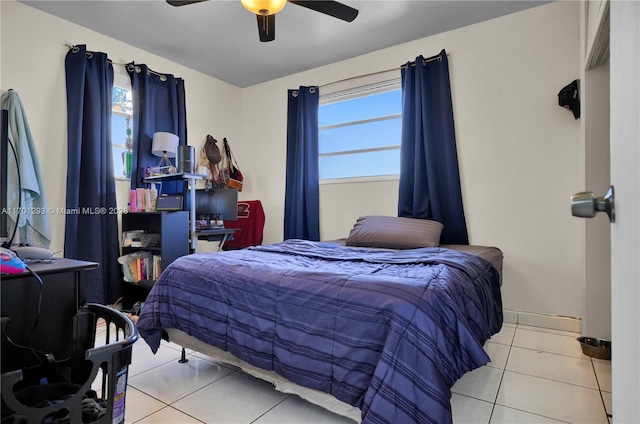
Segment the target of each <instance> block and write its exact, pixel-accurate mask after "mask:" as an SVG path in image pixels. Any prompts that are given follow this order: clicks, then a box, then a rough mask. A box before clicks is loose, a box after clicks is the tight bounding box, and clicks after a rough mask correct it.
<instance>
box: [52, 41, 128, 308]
mask: <svg viewBox="0 0 640 424" xmlns="http://www.w3.org/2000/svg"><path fill="white" fill-rule="evenodd" d="M65 69H66V82H67V129H68V153H67V200H66V207H67V210H68V211H77V213H67V214H66V224H65V237H64V255H65V257H68V258H73V259H81V260H86V261H92V262H98V263H99V264H100V267H99V268H97V269H95V270H92V271H87V273H85V274H83V278H84V279H85V280H84V288H85V289H86V300H87V301H88V302H98V303H112V302H114V301H116V299H118V298H119V297H120V292H121V285H120V281H121V274H120V268H119V266H118V262H117V260H118V256H119V248H118V246H119V244H118V221H117V214H116V213H115V211H117V209H116V190H115V179H114V175H113V162H112V147H111V102H112V94H113V66H112V65H111V63H110V62H109V59H108V58H107V55H106V54H105V53H99V52H87V48H86V46H85V45H79V46H74V47H73V48H71V49H70V50H69V52H68V53H67V57H66V60H65Z"/></svg>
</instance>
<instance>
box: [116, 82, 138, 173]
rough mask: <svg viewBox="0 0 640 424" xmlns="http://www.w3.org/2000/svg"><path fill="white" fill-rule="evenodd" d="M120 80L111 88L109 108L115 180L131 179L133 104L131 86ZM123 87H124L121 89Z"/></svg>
mask: <svg viewBox="0 0 640 424" xmlns="http://www.w3.org/2000/svg"><path fill="white" fill-rule="evenodd" d="M127 82H128V81H126V80H123V79H120V80H119V81H118V82H117V84H118V85H115V84H114V86H113V99H112V107H111V146H112V151H113V175H114V177H115V178H121V179H129V178H131V148H132V143H133V139H132V132H131V125H132V123H133V119H132V117H133V104H132V102H131V86H130V85H128V86H125V85H127ZM123 86H124V87H123Z"/></svg>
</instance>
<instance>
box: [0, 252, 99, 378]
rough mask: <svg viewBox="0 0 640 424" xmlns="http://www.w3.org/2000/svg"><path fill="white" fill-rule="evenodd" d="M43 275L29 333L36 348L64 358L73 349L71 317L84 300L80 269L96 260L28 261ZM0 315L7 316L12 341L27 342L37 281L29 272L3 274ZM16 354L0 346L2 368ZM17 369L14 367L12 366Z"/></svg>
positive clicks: (92, 264)
mask: <svg viewBox="0 0 640 424" xmlns="http://www.w3.org/2000/svg"><path fill="white" fill-rule="evenodd" d="M28 266H29V268H30V269H31V270H33V271H34V272H35V273H36V274H38V275H39V276H40V278H41V279H42V283H43V285H42V297H41V305H40V315H39V317H38V322H37V326H36V327H35V329H34V331H33V335H32V337H31V344H32V346H33V347H34V348H35V349H39V350H43V351H45V352H47V353H52V354H53V355H54V357H55V358H56V359H62V358H66V357H68V356H69V355H70V354H71V351H72V340H73V335H72V331H71V330H72V328H73V327H72V325H73V317H74V316H75V315H76V312H77V311H78V309H79V308H80V307H81V306H82V305H84V304H85V299H86V296H85V293H84V290H83V288H82V282H81V276H80V273H81V272H82V271H85V270H90V269H94V268H97V267H98V266H99V264H98V263H96V262H85V261H78V260H74V259H55V260H54V261H53V262H52V263H47V262H32V263H29V264H28ZM1 285H2V294H1V295H2V309H1V311H2V316H3V317H9V318H10V319H11V322H10V323H9V324H8V325H7V327H6V331H7V335H8V336H9V337H10V338H11V340H13V341H14V342H15V343H17V344H20V345H24V346H28V345H29V334H30V333H31V329H32V328H33V326H34V324H35V320H36V311H37V307H38V299H39V298H40V283H39V282H38V280H37V279H36V278H34V277H33V276H32V275H31V274H30V273H28V272H24V273H22V274H12V275H8V274H3V275H2V282H1ZM16 361H18V362H19V361H20V358H16V357H15V355H11V354H10V352H7V349H5V346H4V345H3V346H2V368H3V370H6V369H11V368H13V366H12V364H13V365H15V364H16ZM13 369H16V368H13Z"/></svg>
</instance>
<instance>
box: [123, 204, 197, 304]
mask: <svg viewBox="0 0 640 424" xmlns="http://www.w3.org/2000/svg"><path fill="white" fill-rule="evenodd" d="M133 230H143V231H144V232H145V233H147V234H159V235H160V245H159V246H157V247H124V246H123V247H122V254H123V255H126V254H129V253H133V252H136V251H143V250H144V251H148V252H151V253H152V254H154V255H159V256H160V268H161V269H162V270H163V271H164V270H165V268H166V267H167V266H169V264H170V263H171V262H173V261H175V260H176V259H177V258H179V257H180V256H184V255H188V254H189V212H187V211H175V212H133V213H128V214H126V215H122V232H123V233H124V232H126V231H133ZM154 283H155V281H153V280H141V281H139V282H138V283H129V282H126V281H124V280H123V284H124V286H123V295H124V299H123V306H124V308H125V309H130V308H131V306H132V305H133V304H134V303H135V302H137V301H144V300H145V299H146V297H147V294H149V290H151V287H153V284H154Z"/></svg>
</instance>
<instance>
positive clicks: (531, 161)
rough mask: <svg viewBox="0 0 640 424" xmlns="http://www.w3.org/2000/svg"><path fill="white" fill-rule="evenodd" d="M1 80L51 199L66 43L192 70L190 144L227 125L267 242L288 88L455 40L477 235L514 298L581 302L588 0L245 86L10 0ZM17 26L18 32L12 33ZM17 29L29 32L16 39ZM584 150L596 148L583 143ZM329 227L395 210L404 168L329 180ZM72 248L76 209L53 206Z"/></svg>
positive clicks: (273, 234) (547, 306)
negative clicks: (498, 262) (494, 252)
mask: <svg viewBox="0 0 640 424" xmlns="http://www.w3.org/2000/svg"><path fill="white" fill-rule="evenodd" d="M1 12H2V62H1V64H2V68H1V71H2V74H1V77H0V88H1V89H3V90H6V89H8V88H13V89H15V90H16V91H18V93H19V94H20V97H21V98H22V100H23V103H24V105H25V108H26V110H27V113H28V116H29V120H30V123H31V126H32V130H33V133H34V137H35V139H36V143H37V146H38V152H39V154H40V157H41V159H43V158H46V161H43V172H44V175H45V185H46V190H47V195H48V198H49V203H50V205H51V206H64V199H65V195H64V193H65V181H66V175H65V169H66V113H65V110H66V102H65V87H64V56H65V54H66V51H67V48H66V47H65V46H64V44H65V43H77V44H80V43H85V44H87V45H88V48H89V49H91V50H99V51H104V52H106V53H108V54H109V56H110V57H111V58H112V60H114V61H115V62H121V63H124V62H128V61H131V60H136V61H138V62H145V63H147V64H148V65H149V66H150V67H151V68H152V69H154V70H157V71H161V72H172V73H173V74H175V75H177V76H181V77H183V78H185V81H186V89H187V119H188V128H189V130H188V131H189V137H190V144H192V145H196V146H200V145H201V143H202V142H203V141H204V137H205V136H206V134H207V133H212V134H213V135H214V136H216V137H220V138H221V137H223V136H224V137H227V138H229V140H230V141H231V143H232V146H233V148H234V153H235V155H236V157H237V159H238V161H239V164H240V167H241V169H242V171H243V173H244V174H245V177H246V182H245V189H244V191H243V192H242V193H241V198H242V199H247V200H248V199H260V200H261V201H262V203H263V206H264V208H265V213H266V227H265V240H264V241H265V242H266V243H269V242H277V241H280V240H282V233H283V205H284V181H285V151H286V99H287V89H289V88H297V87H298V86H299V85H316V84H317V85H323V84H327V83H330V82H333V81H337V80H340V79H344V78H349V77H353V76H358V75H363V74H367V73H370V72H375V71H382V70H387V69H390V68H394V67H397V66H400V65H401V64H403V63H405V62H407V61H409V60H413V59H414V58H415V57H416V56H418V55H420V54H422V55H427V56H428V55H434V54H437V53H438V52H439V51H440V50H441V49H442V48H445V49H446V50H447V52H448V53H449V55H450V56H449V64H450V72H451V83H452V95H453V104H454V115H455V120H456V132H457V141H458V154H459V158H460V166H461V178H462V190H463V200H464V205H465V211H466V215H467V223H468V228H469V233H470V238H471V242H472V243H473V244H480V245H493V246H498V247H500V248H501V249H502V250H503V252H504V254H505V269H504V285H503V296H504V297H503V303H504V307H505V308H507V309H514V310H521V311H528V312H537V313H546V314H560V315H568V316H580V315H581V312H582V305H583V293H584V283H583V281H584V269H585V267H584V238H585V236H584V224H583V223H581V221H579V220H576V219H575V218H572V217H571V216H570V212H569V196H570V194H572V193H574V192H576V191H580V190H582V189H583V186H584V173H583V172H582V171H583V170H584V169H583V167H582V165H581V163H580V160H579V156H580V155H579V153H580V129H579V123H578V122H577V121H575V120H574V119H573V116H572V114H571V113H570V112H568V111H565V110H563V109H561V108H560V107H559V106H558V104H557V93H558V91H559V90H560V89H561V88H562V87H563V86H564V85H566V84H567V83H569V82H570V81H572V80H573V79H576V78H578V77H579V27H580V22H579V4H578V3H577V2H554V3H551V4H548V5H545V6H541V7H537V8H534V9H530V10H527V11H524V12H520V13H517V14H513V15H510V16H506V17H503V18H498V19H495V20H492V21H487V22H484V23H480V24H476V25H472V26H469V27H466V28H462V29H459V30H455V31H451V32H447V33H443V34H439V35H437V36H433V37H428V38H425V39H421V40H416V41H413V42H410V43H406V44H403V45H399V46H396V47H393V48H388V49H384V50H381V51H378V52H374V53H370V54H367V55H364V56H361V57H357V58H352V59H349V60H345V61H342V62H338V63H335V64H332V65H328V66H324V67H321V68H317V69H313V70H310V71H306V72H303V73H299V74H295V75H291V76H288V77H285V78H281V79H278V80H274V81H270V82H267V83H264V84H259V85H256V86H253V87H248V88H245V89H239V88H237V87H233V86H230V85H228V84H225V83H222V82H220V81H218V80H215V79H213V78H209V77H206V76H204V75H202V74H200V73H198V72H195V71H193V70H190V69H187V68H184V67H182V66H180V65H179V64H176V63H172V62H170V61H167V60H164V59H161V58H159V57H157V56H155V55H152V54H150V53H147V52H144V51H141V50H139V49H135V48H133V47H131V46H128V45H126V44H123V43H121V42H118V41H116V40H113V39H110V38H107V37H104V36H102V35H99V34H97V33H95V32H92V31H90V30H87V29H85V28H82V27H79V26H77V25H74V24H71V23H69V22H66V21H63V20H60V19H58V18H55V17H53V16H50V15H47V14H45V13H43V12H40V11H37V10H35V9H33V8H30V7H28V6H25V5H22V4H19V3H14V2H5V1H3V2H1ZM9 34H11V40H9ZM15 40H20V41H19V42H18V41H15ZM583 159H584V156H583ZM320 201H321V232H322V237H323V238H324V239H332V238H339V237H345V236H346V235H348V232H349V229H350V228H351V226H352V225H353V223H354V222H355V219H356V218H357V217H358V216H361V215H365V214H385V215H395V214H396V209H397V207H396V204H397V181H383V182H371V183H362V184H335V185H323V186H321V193H320ZM52 224H53V226H54V234H53V238H54V246H53V249H54V250H56V249H61V248H62V245H63V239H64V219H63V217H54V222H52Z"/></svg>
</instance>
